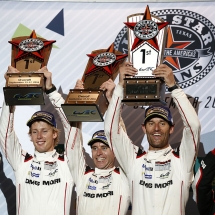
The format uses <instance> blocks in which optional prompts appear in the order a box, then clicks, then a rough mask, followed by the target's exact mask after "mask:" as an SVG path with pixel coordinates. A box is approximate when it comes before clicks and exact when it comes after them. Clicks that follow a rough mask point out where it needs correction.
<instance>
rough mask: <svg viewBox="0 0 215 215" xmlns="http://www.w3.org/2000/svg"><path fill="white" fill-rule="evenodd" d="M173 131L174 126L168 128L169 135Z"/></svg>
mask: <svg viewBox="0 0 215 215" xmlns="http://www.w3.org/2000/svg"><path fill="white" fill-rule="evenodd" d="M173 131H174V125H172V126H171V127H170V130H169V134H172V133H173Z"/></svg>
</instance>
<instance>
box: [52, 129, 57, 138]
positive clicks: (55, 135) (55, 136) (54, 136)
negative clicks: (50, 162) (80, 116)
mask: <svg viewBox="0 0 215 215" xmlns="http://www.w3.org/2000/svg"><path fill="white" fill-rule="evenodd" d="M53 138H54V139H56V138H57V132H56V131H54V132H53Z"/></svg>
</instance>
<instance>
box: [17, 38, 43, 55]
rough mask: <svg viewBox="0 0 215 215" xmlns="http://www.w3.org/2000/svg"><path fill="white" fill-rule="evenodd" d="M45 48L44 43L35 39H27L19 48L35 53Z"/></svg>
mask: <svg viewBox="0 0 215 215" xmlns="http://www.w3.org/2000/svg"><path fill="white" fill-rule="evenodd" d="M43 46H44V44H43V41H41V40H39V39H34V38H29V39H25V40H23V41H22V42H20V43H19V48H20V49H21V50H22V51H25V52H35V51H38V50H40V49H42V48H43Z"/></svg>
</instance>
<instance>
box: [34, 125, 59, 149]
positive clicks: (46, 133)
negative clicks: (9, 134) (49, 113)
mask: <svg viewBox="0 0 215 215" xmlns="http://www.w3.org/2000/svg"><path fill="white" fill-rule="evenodd" d="M30 137H31V141H32V142H33V144H34V147H35V149H36V150H37V151H38V152H40V153H42V152H50V151H52V150H53V149H54V146H55V143H54V142H55V139H56V138H57V133H56V132H55V131H54V130H53V128H52V126H51V125H49V124H48V123H46V122H44V121H36V122H34V123H33V124H32V125H31V131H30Z"/></svg>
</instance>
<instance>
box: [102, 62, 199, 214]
mask: <svg viewBox="0 0 215 215" xmlns="http://www.w3.org/2000/svg"><path fill="white" fill-rule="evenodd" d="M136 74H137V70H136V69H135V68H133V67H132V64H131V63H128V62H127V63H124V65H123V66H122V67H121V68H120V74H119V83H118V85H117V86H116V88H115V90H114V93H113V96H112V99H111V102H110V104H109V107H108V110H107V114H106V118H105V134H106V136H107V139H108V142H110V147H111V148H112V150H113V152H114V154H115V156H116V158H117V160H118V162H119V163H120V165H121V166H122V168H123V170H124V171H125V173H126V175H127V177H128V180H129V186H130V193H132V199H131V201H132V214H135V215H136V214H138V215H140V214H143V215H145V214H154V215H172V214H175V215H176V214H178V215H179V214H180V215H181V214H185V206H186V203H187V200H188V194H189V188H190V184H191V182H192V177H193V164H194V161H195V158H196V152H197V149H198V145H199V135H200V123H199V120H198V117H197V114H196V112H195V110H194V108H193V107H192V105H191V104H190V102H189V100H188V99H187V96H186V95H185V93H184V92H183V90H182V89H180V87H179V86H178V85H177V84H176V82H175V79H174V75H173V72H172V69H171V68H169V67H168V66H166V65H164V64H161V65H159V66H158V67H157V68H156V69H155V70H154V71H153V72H152V75H154V76H155V77H162V78H163V79H164V81H165V84H166V86H167V87H168V89H169V91H170V92H171V94H172V97H173V99H174V102H175V104H176V106H177V108H178V111H179V113H180V115H181V118H182V120H183V124H184V129H183V136H182V140H181V144H180V147H178V148H176V149H172V147H171V146H170V143H169V136H170V134H171V133H173V131H174V123H173V118H172V115H171V112H170V110H169V109H168V108H167V107H165V106H162V105H159V106H156V105H154V106H149V107H148V108H147V109H146V112H145V119H143V124H142V129H143V132H144V133H145V134H146V135H147V139H148V142H149V150H148V151H144V150H141V149H140V148H139V147H137V146H135V145H134V144H133V143H132V140H130V138H129V137H128V135H127V134H126V133H125V132H124V130H123V129H122V128H121V126H120V124H119V123H118V122H119V118H120V114H121V104H122V102H121V100H122V99H123V98H124V96H123V87H124V82H125V81H124V79H125V77H126V75H129V76H135V75H136Z"/></svg>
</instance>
